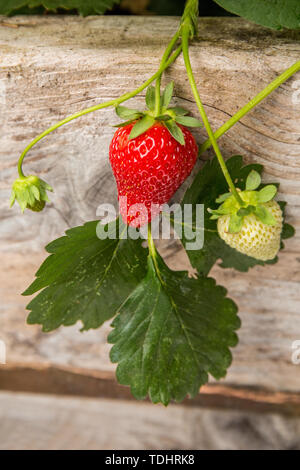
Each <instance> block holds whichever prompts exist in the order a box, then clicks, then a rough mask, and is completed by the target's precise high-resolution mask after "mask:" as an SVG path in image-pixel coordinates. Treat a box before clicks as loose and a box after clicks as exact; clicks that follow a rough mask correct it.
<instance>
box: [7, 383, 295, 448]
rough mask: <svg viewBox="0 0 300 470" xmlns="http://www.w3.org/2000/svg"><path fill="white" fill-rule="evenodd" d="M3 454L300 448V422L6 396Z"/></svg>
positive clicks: (222, 412) (173, 408)
mask: <svg viewBox="0 0 300 470" xmlns="http://www.w3.org/2000/svg"><path fill="white" fill-rule="evenodd" d="M0 404H1V406H0V419H1V427H0V449H2V450H3V449H5V450H19V449H25V450H56V449H57V450H78V449H80V450H81V449H82V450H92V449H103V450H110V449H111V450H119V449H127V450H136V449H148V450H153V449H158V450H161V449H174V450H175V449H199V450H202V449H207V450H212V449H216V450H220V449H221V450H224V449H226V450H227V449H229V450H231V449H233V450H245V449H249V450H253V449H266V450H270V449H287V450H297V449H298V450H299V449H300V441H299V436H300V419H299V418H288V419H287V418H284V417H283V416H279V415H276V414H269V415H259V414H257V413H245V412H239V411H237V410H236V411H226V410H218V411H216V410H203V409H198V410H197V409H195V408H185V407H183V406H179V405H170V406H169V407H168V408H164V407H163V406H160V405H157V406H153V405H150V404H144V403H126V402H117V401H115V400H103V399H100V400H99V399H98V400H91V399H87V398H66V397H54V396H52V397H49V396H45V395H44V396H41V395H36V394H34V395H33V394H20V393H7V392H1V393H0Z"/></svg>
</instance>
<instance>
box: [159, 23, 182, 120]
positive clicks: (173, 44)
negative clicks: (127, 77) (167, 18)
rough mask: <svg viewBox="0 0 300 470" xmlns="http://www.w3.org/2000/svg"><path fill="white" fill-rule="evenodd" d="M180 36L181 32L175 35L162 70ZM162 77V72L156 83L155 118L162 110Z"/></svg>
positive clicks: (162, 60) (162, 62) (163, 57)
mask: <svg viewBox="0 0 300 470" xmlns="http://www.w3.org/2000/svg"><path fill="white" fill-rule="evenodd" d="M179 36H180V30H178V31H177V32H176V33H175V34H174V36H173V37H172V39H171V41H170V42H169V44H168V46H167V48H166V50H165V52H164V54H163V56H162V59H161V63H160V68H162V67H163V66H164V64H165V63H166V61H167V60H168V58H169V56H170V54H171V52H172V50H173V49H174V46H175V44H176V42H177V41H178V38H179ZM161 77H162V72H161V73H160V74H159V75H158V77H157V79H156V83H155V116H159V114H160V110H161V98H160V86H161Z"/></svg>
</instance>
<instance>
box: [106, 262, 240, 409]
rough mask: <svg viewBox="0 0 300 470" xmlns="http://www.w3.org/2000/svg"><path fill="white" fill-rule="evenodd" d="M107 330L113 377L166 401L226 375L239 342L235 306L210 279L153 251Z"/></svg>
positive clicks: (178, 398)
mask: <svg viewBox="0 0 300 470" xmlns="http://www.w3.org/2000/svg"><path fill="white" fill-rule="evenodd" d="M112 326H113V327H114V330H113V331H112V332H111V333H110V335H109V338H108V340H109V342H111V343H113V344H114V346H113V348H112V350H111V360H112V362H117V363H118V367H117V378H118V381H119V382H120V383H121V384H124V385H130V387H131V391H132V393H133V395H134V396H135V397H136V398H137V399H143V398H145V397H146V396H147V395H148V394H149V397H150V399H151V400H152V401H153V402H154V403H158V402H161V403H163V404H164V405H167V404H168V403H169V402H170V401H171V400H176V401H181V400H183V399H184V398H185V396H186V395H189V396H191V397H194V396H195V395H196V394H197V393H198V391H199V388H200V387H201V386H202V385H203V384H205V383H206V382H207V381H208V374H211V375H212V376H213V377H215V378H216V379H220V378H221V377H224V376H225V375H226V370H227V368H228V367H229V365H230V363H231V352H230V350H229V347H233V346H235V345H236V344H237V335H236V333H235V330H236V329H238V328H239V326H240V321H239V318H238V317H237V307H236V305H235V304H234V302H233V301H232V300H230V299H228V298H226V290H225V289H224V288H223V287H219V286H216V283H215V281H214V280H213V279H211V278H199V279H192V278H189V277H188V274H187V272H183V271H182V272H179V271H176V272H175V271H171V270H170V269H169V268H168V267H167V266H166V264H165V263H164V261H163V260H162V259H161V257H160V256H159V255H158V254H157V253H156V256H155V259H154V261H153V259H152V258H151V257H149V259H148V273H147V276H146V277H145V279H144V280H143V281H142V282H141V283H140V285H139V286H138V287H137V288H136V289H135V290H134V291H133V292H132V294H131V295H130V296H129V297H128V299H127V300H126V301H125V302H124V304H123V305H122V307H121V308H120V310H119V314H118V316H117V317H116V318H115V319H114V321H113V324H112Z"/></svg>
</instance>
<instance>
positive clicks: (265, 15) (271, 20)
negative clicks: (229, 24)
mask: <svg viewBox="0 0 300 470" xmlns="http://www.w3.org/2000/svg"><path fill="white" fill-rule="evenodd" d="M214 1H215V2H216V3H217V4H218V5H220V6H221V7H223V8H225V10H228V11H230V12H231V13H235V14H236V15H239V16H242V17H243V18H246V19H247V20H250V21H253V22H254V23H257V24H260V25H262V26H267V27H269V28H272V29H282V28H288V29H299V28H300V2H299V0H214Z"/></svg>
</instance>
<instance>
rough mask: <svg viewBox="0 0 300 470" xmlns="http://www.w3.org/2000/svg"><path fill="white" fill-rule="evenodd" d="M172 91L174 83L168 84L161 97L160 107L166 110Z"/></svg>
mask: <svg viewBox="0 0 300 470" xmlns="http://www.w3.org/2000/svg"><path fill="white" fill-rule="evenodd" d="M173 91H174V82H170V83H168V85H167V86H166V88H165V90H164V92H163V95H162V107H163V108H165V109H167V108H168V107H169V104H170V103H171V99H172V96H173Z"/></svg>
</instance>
